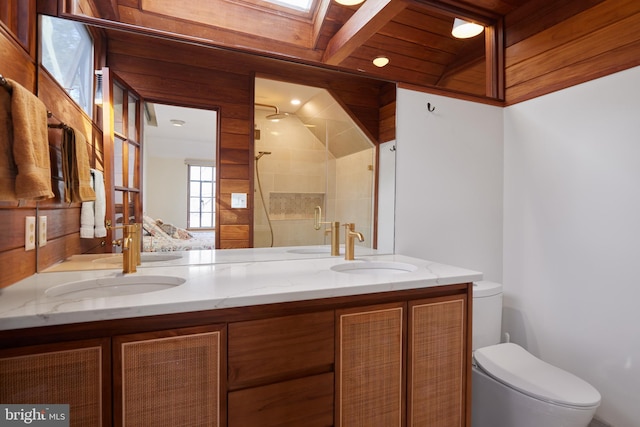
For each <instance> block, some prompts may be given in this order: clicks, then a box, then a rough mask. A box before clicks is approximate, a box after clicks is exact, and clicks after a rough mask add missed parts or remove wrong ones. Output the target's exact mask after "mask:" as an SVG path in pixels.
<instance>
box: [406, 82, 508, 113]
mask: <svg viewBox="0 0 640 427" xmlns="http://www.w3.org/2000/svg"><path fill="white" fill-rule="evenodd" d="M398 88H400V89H407V90H413V91H416V92H422V93H431V94H433V95H439V96H446V97H447V98H454V99H462V100H464V101H471V102H477V103H480V104H487V105H495V106H496V107H504V106H505V103H504V101H502V100H498V99H492V98H486V97H483V96H476V95H469V94H466V93H458V92H455V93H454V92H451V91H449V90H443V89H438V88H435V87H427V86H416V85H411V84H406V83H398Z"/></svg>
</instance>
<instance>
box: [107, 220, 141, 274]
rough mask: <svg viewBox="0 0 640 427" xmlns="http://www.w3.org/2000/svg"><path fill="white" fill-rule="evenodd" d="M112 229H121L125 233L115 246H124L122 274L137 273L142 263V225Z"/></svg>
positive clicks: (127, 225)
mask: <svg viewBox="0 0 640 427" xmlns="http://www.w3.org/2000/svg"><path fill="white" fill-rule="evenodd" d="M110 228H111V229H118V228H121V229H122V230H123V231H124V236H123V237H122V239H119V240H114V241H113V245H114V246H122V272H123V273H124V274H128V273H135V272H136V271H137V269H136V267H137V266H138V265H140V264H141V261H140V246H141V242H140V234H141V233H140V228H141V227H140V224H125V225H122V226H118V227H110Z"/></svg>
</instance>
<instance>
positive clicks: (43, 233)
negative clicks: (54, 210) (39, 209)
mask: <svg viewBox="0 0 640 427" xmlns="http://www.w3.org/2000/svg"><path fill="white" fill-rule="evenodd" d="M46 244H47V217H46V216H44V215H42V216H39V217H38V246H40V247H42V246H44V245H46Z"/></svg>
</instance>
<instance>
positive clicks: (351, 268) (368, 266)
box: [331, 261, 418, 275]
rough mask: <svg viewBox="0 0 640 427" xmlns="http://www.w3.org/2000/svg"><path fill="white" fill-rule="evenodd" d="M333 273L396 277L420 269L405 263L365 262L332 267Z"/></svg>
mask: <svg viewBox="0 0 640 427" xmlns="http://www.w3.org/2000/svg"><path fill="white" fill-rule="evenodd" d="M331 269H332V270H333V271H337V272H340V273H349V274H374V275H381V274H384V275H395V274H406V273H411V272H412V271H416V270H417V269H418V267H416V266H415V265H413V264H407V263H404V262H393V261H392V262H385V261H364V262H360V261H357V262H347V263H344V264H338V265H334V266H333V267H331Z"/></svg>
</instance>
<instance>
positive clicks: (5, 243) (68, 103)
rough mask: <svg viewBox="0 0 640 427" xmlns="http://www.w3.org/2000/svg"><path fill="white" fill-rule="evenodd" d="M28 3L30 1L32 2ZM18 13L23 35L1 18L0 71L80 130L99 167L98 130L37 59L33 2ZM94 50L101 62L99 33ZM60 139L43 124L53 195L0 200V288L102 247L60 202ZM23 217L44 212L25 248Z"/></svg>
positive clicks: (73, 209)
mask: <svg viewBox="0 0 640 427" xmlns="http://www.w3.org/2000/svg"><path fill="white" fill-rule="evenodd" d="M25 3H26V2H25ZM29 3H32V6H34V5H35V2H29ZM20 17H21V18H20V19H28V20H29V22H28V23H27V24H25V25H20V26H18V28H22V29H23V30H21V31H24V28H28V29H29V32H28V34H27V36H25V35H24V34H22V35H21V36H20V37H18V35H17V34H14V33H13V32H12V30H11V28H10V26H7V25H5V24H4V22H3V23H2V24H0V53H1V55H2V56H1V58H2V60H0V74H2V75H4V76H5V77H7V78H10V79H12V80H15V81H16V82H18V83H20V84H21V85H23V86H24V87H26V88H27V89H29V90H30V91H32V92H33V93H35V94H37V95H38V98H40V100H42V102H43V103H44V104H45V106H46V107H47V109H48V110H49V111H50V112H51V113H52V114H53V116H54V117H53V118H51V119H50V120H49V123H58V122H63V123H65V124H67V125H69V126H72V127H74V128H75V129H77V130H79V131H81V132H83V133H84V135H85V136H86V137H87V141H88V142H87V146H86V149H87V150H88V151H89V154H90V157H89V158H90V162H91V167H96V168H98V169H103V167H102V165H103V163H102V159H103V157H104V153H103V152H102V149H101V145H102V135H101V132H100V129H99V128H98V127H97V126H95V125H94V124H93V122H92V119H91V118H90V117H89V116H88V115H87V114H85V113H84V112H83V111H82V110H81V109H80V108H79V107H78V106H77V105H76V104H75V102H73V101H72V100H71V98H69V96H68V95H67V93H66V92H65V91H64V89H63V88H62V87H60V85H58V83H56V82H55V80H54V79H53V78H52V77H51V76H50V75H49V74H48V72H47V71H46V70H44V69H43V68H41V67H40V66H39V65H38V63H37V60H36V58H37V56H38V55H37V54H36V46H35V39H36V28H37V25H36V13H35V7H32V8H31V9H30V14H26V13H25V14H22V15H20ZM27 17H28V18H27ZM25 37H26V39H25ZM95 53H96V57H97V58H98V63H103V62H104V47H103V45H102V44H101V43H100V38H99V37H97V38H96V46H95ZM100 58H102V59H100ZM0 90H4V89H0ZM61 143H62V130H60V129H49V156H50V160H51V182H52V188H53V192H54V194H55V198H53V199H49V200H45V201H41V202H33V201H31V202H25V203H23V204H18V203H11V202H0V236H2V238H0V265H1V266H3V267H2V268H0V271H1V273H0V288H1V287H5V286H8V285H10V284H12V283H15V282H17V281H19V280H21V279H24V278H26V277H28V276H30V275H32V274H34V273H36V272H37V271H41V270H42V269H44V268H46V267H49V266H51V265H52V264H54V263H56V262H58V261H61V260H63V259H64V258H66V257H67V256H69V255H72V254H77V253H85V252H93V251H102V250H103V246H102V245H101V239H80V232H79V231H80V204H79V203H75V204H70V205H69V204H66V203H64V182H63V175H62V152H61V145H62V144H61ZM27 216H36V217H37V216H46V217H47V244H46V246H43V247H39V248H37V249H36V250H32V251H25V248H24V241H25V217H27Z"/></svg>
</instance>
